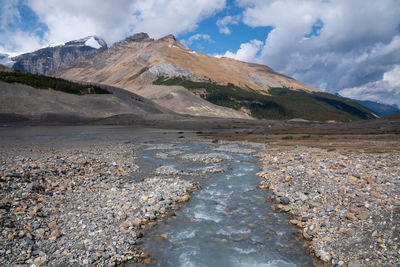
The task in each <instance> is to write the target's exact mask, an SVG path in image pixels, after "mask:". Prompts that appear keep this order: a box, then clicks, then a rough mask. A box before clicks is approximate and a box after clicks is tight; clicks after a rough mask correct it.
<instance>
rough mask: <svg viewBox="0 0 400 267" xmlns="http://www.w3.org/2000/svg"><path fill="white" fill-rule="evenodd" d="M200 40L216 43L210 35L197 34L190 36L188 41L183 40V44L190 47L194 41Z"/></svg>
mask: <svg viewBox="0 0 400 267" xmlns="http://www.w3.org/2000/svg"><path fill="white" fill-rule="evenodd" d="M198 40H205V41H207V42H210V43H212V42H214V41H213V40H212V39H211V36H210V35H208V34H201V33H196V34H193V35H192V36H190V37H189V38H188V39H187V40H181V43H182V44H184V45H186V46H190V45H191V44H192V43H193V42H194V41H198Z"/></svg>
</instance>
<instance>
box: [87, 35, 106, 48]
mask: <svg viewBox="0 0 400 267" xmlns="http://www.w3.org/2000/svg"><path fill="white" fill-rule="evenodd" d="M85 45H86V46H90V47H93V48H96V49H99V48H101V47H102V46H101V45H100V44H99V42H98V41H97V40H96V39H94V37H93V36H92V37H90V38H89V39H88V40H87V41H86V42H85Z"/></svg>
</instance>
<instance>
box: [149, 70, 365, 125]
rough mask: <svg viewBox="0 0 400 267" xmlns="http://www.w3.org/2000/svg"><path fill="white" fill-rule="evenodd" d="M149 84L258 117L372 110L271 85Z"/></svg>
mask: <svg viewBox="0 0 400 267" xmlns="http://www.w3.org/2000/svg"><path fill="white" fill-rule="evenodd" d="M153 84H156V85H179V86H183V87H185V88H186V89H188V90H190V91H194V92H197V93H199V92H200V93H199V94H200V97H202V98H203V99H205V100H207V101H209V102H211V103H213V104H216V105H219V106H224V107H228V108H232V109H236V110H240V109H242V108H244V109H247V110H250V114H251V116H253V117H255V118H258V119H277V120H282V119H291V118H303V119H306V120H314V121H328V120H335V121H352V120H360V119H371V118H373V115H372V114H371V113H372V111H371V110H369V109H367V108H365V107H363V106H362V105H361V104H359V103H357V102H355V101H352V100H349V99H346V98H342V97H339V96H335V95H332V94H329V93H322V92H315V93H310V92H306V91H301V90H290V89H288V88H272V89H270V90H269V94H270V95H266V94H264V93H263V92H261V91H258V90H254V89H252V88H249V87H247V88H245V89H244V88H241V87H238V86H236V85H234V84H231V83H228V84H226V85H223V84H217V83H215V82H212V81H209V82H194V81H191V80H188V79H186V78H184V77H172V78H170V77H163V76H161V77H158V78H157V79H156V80H155V81H154V82H153Z"/></svg>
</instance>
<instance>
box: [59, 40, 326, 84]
mask: <svg viewBox="0 0 400 267" xmlns="http://www.w3.org/2000/svg"><path fill="white" fill-rule="evenodd" d="M57 74H59V75H61V76H63V77H65V78H69V79H79V80H87V81H93V82H94V81H95V82H100V83H105V84H112V85H116V86H119V87H123V88H129V87H132V86H135V85H144V84H150V83H151V82H152V81H154V80H155V79H157V78H158V77H159V76H169V77H173V76H182V77H186V78H188V79H191V80H195V81H208V80H212V81H214V82H217V83H219V84H227V83H233V84H235V85H237V86H240V87H243V88H246V87H251V88H253V89H258V90H268V89H270V88H272V87H286V88H292V89H301V90H306V91H319V90H318V89H315V88H312V87H310V86H308V85H305V84H303V83H301V82H299V81H296V80H295V79H293V78H290V77H287V76H285V75H282V74H279V73H277V72H275V71H274V70H272V69H271V68H269V67H267V66H263V65H257V64H251V63H246V62H241V61H237V60H233V59H229V58H216V57H212V56H208V55H205V54H203V53H199V52H195V51H193V50H190V49H188V48H186V47H185V46H183V45H182V44H180V43H179V42H178V41H176V39H175V37H174V36H172V35H168V36H165V37H163V38H160V39H158V40H154V39H151V38H150V37H149V36H148V35H147V34H145V33H139V34H135V35H133V36H131V37H129V38H127V39H125V40H123V41H121V42H118V43H115V44H113V45H112V46H111V47H110V48H109V49H107V50H106V51H104V52H103V53H98V54H97V55H95V56H94V57H93V58H92V59H82V60H79V61H77V62H75V64H73V65H72V66H70V67H68V66H67V68H64V69H62V70H60V71H59V72H58V73H57Z"/></svg>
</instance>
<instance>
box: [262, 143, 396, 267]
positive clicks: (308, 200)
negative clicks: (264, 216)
mask: <svg viewBox="0 0 400 267" xmlns="http://www.w3.org/2000/svg"><path fill="white" fill-rule="evenodd" d="M259 157H260V161H261V164H262V168H263V169H262V171H261V172H260V173H258V175H259V176H260V177H261V178H262V179H263V180H262V181H261V184H260V186H259V187H260V188H266V189H269V190H271V191H272V192H273V193H274V194H275V196H276V198H277V199H280V203H281V204H278V205H276V206H275V207H276V208H277V209H280V210H283V211H286V212H289V214H291V215H292V218H291V219H290V223H291V224H293V225H296V226H297V227H300V228H301V229H302V230H301V234H302V235H303V237H304V238H305V239H307V240H309V243H308V244H309V251H311V252H313V253H314V254H315V256H316V257H318V258H320V259H321V260H323V261H324V262H327V263H328V264H332V265H343V266H396V265H397V264H398V263H399V256H400V253H399V252H400V251H399V245H398V244H399V243H398V242H399V240H398V232H397V233H396V231H398V229H399V227H400V217H399V214H400V195H399V192H400V183H398V180H399V177H400V168H399V166H400V154H399V152H390V153H385V154H378V153H354V152H337V151H335V152H332V151H330V152H327V151H326V150H324V149H319V148H309V147H296V149H292V150H288V149H287V148H284V147H278V146H271V147H266V148H265V149H264V151H263V152H262V153H260V154H259ZM288 177H289V178H288ZM396 229H397V230H396ZM361 255H368V256H367V257H361Z"/></svg>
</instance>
